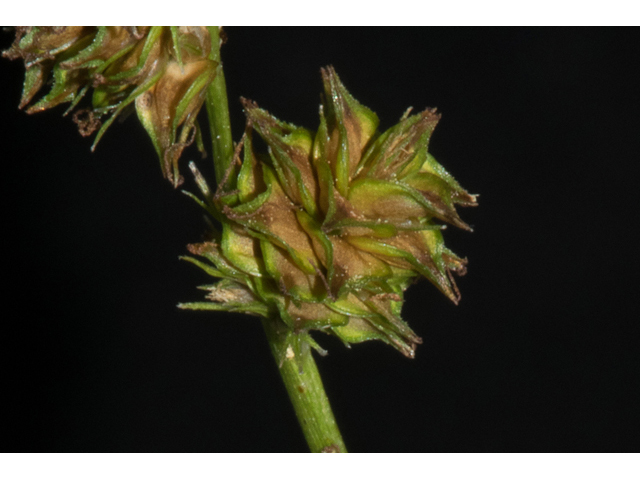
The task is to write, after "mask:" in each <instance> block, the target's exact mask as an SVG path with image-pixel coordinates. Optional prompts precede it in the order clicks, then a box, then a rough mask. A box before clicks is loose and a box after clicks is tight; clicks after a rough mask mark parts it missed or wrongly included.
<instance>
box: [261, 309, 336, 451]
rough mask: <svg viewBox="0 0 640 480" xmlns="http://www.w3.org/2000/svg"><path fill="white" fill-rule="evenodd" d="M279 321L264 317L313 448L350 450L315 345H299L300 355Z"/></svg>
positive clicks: (287, 384) (292, 398) (301, 421)
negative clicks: (283, 331) (319, 370)
mask: <svg viewBox="0 0 640 480" xmlns="http://www.w3.org/2000/svg"><path fill="white" fill-rule="evenodd" d="M278 323H281V322H280V321H279V320H270V319H264V320H263V321H262V324H263V326H264V329H265V332H266V334H267V339H268V340H269V346H270V347H271V353H273V356H274V358H275V360H276V363H282V365H281V366H280V375H281V376H282V380H283V381H284V384H285V387H286V388H287V393H289V398H290V399H291V403H292V404H293V408H294V410H295V412H296V416H297V417H298V422H299V423H300V426H301V427H302V432H303V434H304V437H305V438H306V440H307V444H308V445H309V448H310V450H311V452H312V453H322V452H324V453H347V448H346V447H345V445H344V441H343V440H342V436H341V435H340V430H338V425H337V424H336V420H335V418H334V416H333V411H332V410H331V405H330V404H329V399H328V398H327V395H326V393H325V391H324V386H323V385H322V379H321V378H320V373H319V372H318V368H317V367H316V363H315V361H314V359H313V356H312V353H311V348H309V346H308V345H305V346H303V348H301V349H299V351H300V355H299V357H301V358H296V357H295V355H293V349H292V348H291V345H290V344H289V343H288V338H290V337H287V335H286V334H284V333H281V332H278ZM302 341H304V340H302ZM305 347H306V348H305Z"/></svg>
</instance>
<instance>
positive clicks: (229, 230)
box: [181, 68, 476, 357]
mask: <svg viewBox="0 0 640 480" xmlns="http://www.w3.org/2000/svg"><path fill="white" fill-rule="evenodd" d="M322 76H323V82H324V90H325V97H324V105H323V107H321V112H320V127H319V129H318V131H317V133H316V134H315V136H314V135H312V133H311V132H309V131H308V130H306V129H304V128H300V127H296V126H294V125H291V124H288V123H284V122H281V121H279V120H277V119H276V118H274V117H273V116H271V115H270V114H269V113H267V112H266V111H264V110H262V109H260V108H258V106H257V105H256V104H255V103H253V102H250V101H246V100H245V101H244V107H245V111H246V115H247V131H246V133H245V136H244V138H243V151H242V152H241V151H240V149H238V154H237V158H236V163H238V164H241V166H240V169H239V172H234V173H233V174H230V175H227V178H225V179H224V181H223V182H222V183H221V185H220V186H219V187H218V190H217V192H216V193H215V194H213V193H212V192H210V191H209V189H208V187H207V186H206V185H205V183H204V181H203V180H202V179H201V178H200V177H199V176H198V175H196V176H197V178H198V181H199V183H200V185H201V189H202V190H203V193H204V194H205V197H206V202H201V204H202V205H203V206H205V208H207V209H208V210H209V211H210V212H211V214H212V215H214V216H215V217H216V218H217V219H218V220H219V221H220V223H221V224H222V230H221V231H220V232H219V233H217V234H214V235H215V238H214V239H213V241H209V242H205V243H201V244H198V245H191V246H190V251H191V253H193V254H195V255H198V256H201V257H204V258H205V259H207V260H208V262H203V261H200V260H198V259H196V258H193V257H187V259H188V260H189V261H191V262H193V263H195V264H197V265H199V266H200V267H202V268H203V269H204V270H205V271H207V272H208V273H209V274H211V275H212V276H214V277H218V278H220V279H221V280H220V281H218V282H217V283H216V284H214V285H210V286H206V287H204V288H206V289H207V290H208V291H209V293H208V295H207V298H208V300H210V301H209V302H199V303H190V304H184V305H181V306H182V307H183V308H193V309H210V310H228V311H238V312H245V313H250V314H255V315H260V316H264V317H267V318H279V319H281V320H282V322H283V323H282V327H283V330H285V331H288V332H289V334H290V335H291V336H292V338H294V339H297V340H295V341H293V340H292V343H291V344H292V346H293V347H295V346H296V345H300V344H303V345H304V344H305V343H306V342H309V343H312V342H313V340H312V339H311V338H310V337H309V336H308V332H309V330H314V329H319V330H323V331H326V332H328V333H332V334H334V335H337V336H338V337H339V338H341V339H342V340H343V341H345V342H347V343H352V342H361V341H364V340H369V339H380V340H383V341H385V342H387V343H389V344H391V345H393V346H394V347H396V348H397V349H398V350H400V351H401V352H402V353H403V354H405V355H407V356H409V357H413V355H414V350H415V346H416V344H418V343H420V342H421V339H420V338H419V337H418V336H417V335H416V334H415V333H414V332H413V331H412V330H411V328H409V326H408V325H407V324H406V323H405V322H404V321H403V320H402V319H401V318H400V310H401V308H402V304H403V293H404V291H405V290H406V288H407V287H408V286H409V284H411V283H412V282H413V281H414V280H415V279H416V278H417V277H420V276H422V277H426V278H427V279H429V280H430V281H431V282H432V283H433V284H434V285H435V286H436V287H438V288H439V289H440V290H441V291H442V292H443V293H444V294H445V295H446V296H447V297H449V298H450V299H451V300H452V301H453V302H455V303H457V302H458V300H459V293H458V290H457V288H456V286H455V283H454V281H453V278H452V275H451V272H456V273H458V274H464V273H465V265H466V260H463V259H461V258H459V257H457V256H456V255H455V254H454V253H452V252H451V251H450V250H449V249H447V248H446V247H445V246H444V243H443V238H442V233H441V230H442V228H443V226H442V224H439V223H436V220H439V221H442V222H447V223H451V224H453V225H455V226H457V227H460V228H463V229H466V230H470V228H469V226H468V225H467V224H466V223H464V222H463V221H462V220H461V219H460V217H459V216H458V214H457V213H456V210H455V204H458V205H462V206H473V205H476V199H475V196H474V195H470V194H468V193H467V192H466V191H465V190H464V189H462V188H461V187H460V185H459V184H458V183H457V182H456V181H455V180H454V179H453V177H452V176H451V175H450V174H449V173H447V172H446V171H445V170H444V168H443V167H442V166H441V165H440V164H438V163H437V162H436V161H435V159H434V158H433V157H432V156H431V155H430V154H429V153H428V152H427V147H428V143H429V138H430V136H431V133H432V131H433V129H434V127H435V126H436V123H437V122H438V120H439V118H440V116H439V115H438V114H437V113H436V112H435V110H431V109H427V110H425V111H424V112H422V113H419V114H416V115H412V116H409V114H408V113H407V114H406V115H405V116H404V117H403V118H402V119H401V121H400V123H398V124H397V125H395V126H394V127H392V128H390V129H389V130H387V131H386V132H384V133H382V134H380V133H378V132H377V127H378V118H377V116H376V115H375V114H374V113H373V112H372V111H371V110H369V109H368V108H366V107H364V106H362V105H360V104H359V103H358V102H357V101H356V100H354V99H353V97H351V95H350V94H349V93H348V92H347V91H346V89H345V88H344V86H343V85H342V83H341V82H340V80H339V78H338V76H337V75H336V73H335V71H334V70H333V69H332V68H327V69H324V70H323V71H322ZM253 132H257V133H258V135H259V136H260V137H261V138H262V139H263V140H264V141H265V142H266V144H267V145H268V147H269V152H268V155H261V154H258V153H256V152H255V151H254V145H253V141H252V134H253ZM241 158H242V160H241ZM234 168H236V166H235V165H232V166H231V167H230V170H229V172H228V173H231V172H232V170H233V169H234ZM236 173H237V174H236ZM196 174H197V172H196ZM300 338H304V341H302V342H301V341H299V339H300ZM312 344H313V343H312Z"/></svg>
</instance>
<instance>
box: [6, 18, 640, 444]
mask: <svg viewBox="0 0 640 480" xmlns="http://www.w3.org/2000/svg"><path fill="white" fill-rule="evenodd" d="M227 33H228V37H229V40H228V43H227V44H226V45H225V46H224V47H223V60H224V62H225V74H226V78H227V83H228V91H229V98H230V108H231V115H232V121H233V128H234V132H235V133H234V139H235V140H237V139H238V138H239V135H240V133H241V131H242V128H243V116H242V110H241V107H240V104H239V102H238V100H237V99H238V98H239V97H240V96H241V95H242V96H245V97H248V98H251V99H253V100H255V101H257V102H258V103H259V104H260V106H262V107H264V108H266V109H268V110H270V111H271V112H272V113H273V114H275V115H276V116H278V117H279V118H281V119H283V120H286V121H289V122H293V123H296V124H299V125H303V126H305V127H307V128H310V129H315V128H316V127H317V124H318V114H317V110H318V104H319V93H320V90H321V82H320V75H319V69H320V67H321V66H325V65H329V64H332V65H334V66H335V68H336V70H337V72H338V73H339V75H340V76H341V78H342V80H343V82H344V83H345V85H346V86H347V88H348V89H349V90H350V91H351V93H352V94H353V95H354V97H355V98H357V99H358V100H359V101H360V102H361V103H363V104H364V105H367V106H369V107H370V108H371V109H373V110H374V111H375V112H377V114H378V116H379V117H380V119H381V126H382V127H383V128H385V127H389V126H391V125H393V124H394V123H395V122H396V121H397V120H398V119H399V117H400V116H401V114H402V113H403V111H404V110H405V109H406V108H407V107H408V106H413V107H415V108H416V109H418V110H421V109H422V108H424V107H427V106H436V107H438V109H439V111H441V112H442V113H443V118H442V120H441V122H440V124H439V126H438V127H437V129H436V132H435V134H434V136H433V138H432V142H431V151H432V152H433V153H434V155H435V157H436V158H437V159H438V160H439V161H440V162H441V163H442V164H443V165H445V167H446V168H447V169H448V170H449V171H450V172H451V173H452V174H453V175H454V176H455V177H456V178H457V179H458V180H459V182H460V183H461V184H462V185H463V186H464V187H465V188H467V189H468V190H469V191H470V192H471V193H478V194H480V197H479V203H480V206H479V207H478V208H476V209H463V210H461V215H462V217H463V218H464V219H465V220H466V221H467V222H468V223H470V224H471V225H473V226H474V228H475V232H474V233H468V232H464V231H459V230H456V229H454V228H449V229H448V230H447V231H446V232H445V239H446V241H447V244H448V246H450V248H452V249H453V250H454V251H455V252H456V253H458V254H459V255H461V256H463V257H464V256H466V257H468V258H469V273H468V275H467V276H466V277H463V278H461V279H460V280H459V282H458V284H459V286H460V289H461V291H462V296H463V298H462V302H461V303H460V305H459V306H458V307H456V306H454V305H453V304H451V303H450V302H449V301H448V300H446V299H445V298H444V297H443V296H442V295H441V294H439V293H438V292H437V291H436V290H435V288H433V287H432V286H431V285H430V284H428V282H422V283H419V284H418V285H415V286H413V287H412V288H411V289H410V290H409V292H408V295H407V297H408V300H407V303H406V306H405V310H404V316H405V319H406V320H407V321H408V322H409V324H410V325H411V326H412V327H413V329H414V330H415V331H416V332H417V333H418V334H419V335H420V336H422V338H423V339H424V344H423V345H421V346H420V347H419V348H418V350H417V356H416V359H415V360H408V359H406V358H404V357H403V356H402V355H400V354H399V353H398V352H396V351H395V350H394V349H392V348H390V347H388V346H386V345H384V344H381V343H376V342H369V343H365V344H360V345H356V346H354V347H353V348H352V349H351V350H347V349H346V348H344V347H343V346H342V344H341V343H339V342H338V341H336V340H335V339H333V338H329V337H327V336H325V335H323V334H317V335H316V339H317V340H318V342H319V343H320V344H321V345H323V346H324V347H325V348H327V349H329V351H330V353H329V356H328V357H326V358H322V359H320V360H319V368H320V369H321V372H322V374H323V378H324V382H325V385H326V389H327V392H328V394H329V397H330V398H331V401H332V404H333V407H334V411H335V415H336V417H337V420H338V422H339V424H340V425H341V429H342V433H343V436H344V439H345V442H346V444H347V446H348V448H349V449H350V450H352V451H356V452H365V451H399V452H403V451H409V452H425V451H426V452H428V451H457V452H461V451H480V452H483V451H536V452H546V451H634V450H635V451H637V449H638V427H639V426H640V425H639V422H638V420H639V413H638V405H640V396H639V395H638V391H639V390H640V389H639V387H640V380H639V376H640V375H639V374H640V363H639V360H640V358H639V354H638V346H639V336H638V317H639V316H640V315H638V312H637V310H638V309H637V307H636V305H637V302H636V298H637V295H638V293H637V291H638V284H639V282H638V266H639V262H638V255H637V251H636V249H637V247H636V245H637V240H636V239H637V238H638V227H637V223H638V220H637V218H638V210H637V209H638V199H637V193H636V192H637V190H638V176H637V173H636V172H635V167H636V164H637V163H638V161H639V152H640V150H639V149H638V147H639V142H638V135H639V131H640V130H639V128H638V127H640V122H639V121H638V113H639V111H640V110H639V108H638V107H639V106H640V93H639V88H638V85H639V84H640V78H638V76H634V69H635V67H637V63H638V58H640V48H639V42H638V36H637V34H636V33H637V31H632V30H623V29H615V30H609V29H594V28H589V29H586V28H583V29H532V28H525V29H523V28H517V29H516V28H509V29H479V28H476V29H442V28H420V29H391V28H384V29H382V28H375V29H373V28H368V29H356V28H349V29H347V28H341V29H325V28H322V29H319V28H303V29H289V28H277V29H276V28H271V29H256V28H250V29H245V28H228V29H227ZM11 40H12V34H11V33H10V32H5V33H3V34H2V47H3V48H6V47H8V46H9V45H10V43H11ZM0 69H1V74H0V78H1V80H0V81H1V85H2V119H3V120H2V123H3V128H2V133H1V135H2V168H3V177H4V181H3V190H4V198H5V200H4V205H5V207H4V209H3V211H4V214H5V217H4V220H3V222H2V224H3V229H2V230H3V233H4V235H3V238H4V241H3V253H4V262H3V263H4V265H5V268H4V269H3V272H4V273H3V276H4V277H5V282H4V284H5V286H4V289H3V290H4V293H3V298H4V309H3V310H4V314H3V315H2V316H3V321H2V323H3V327H4V328H3V333H2V336H1V338H2V343H3V344H4V345H3V346H2V377H3V384H4V385H5V388H3V391H4V393H3V394H2V396H3V403H4V408H3V425H4V427H3V435H2V437H3V441H4V442H6V445H5V446H4V448H3V450H4V451H214V452H244V451H248V452H261V451H266V452H279V451H287V452H288V451H293V452H298V451H300V452H303V451H306V445H305V442H304V438H303V437H302V434H301V432H300V430H299V427H298V425H297V422H296V419H295V416H294V414H293V411H292V408H291V406H290V404H289V401H288V399H287V396H286V392H285V390H284V387H283V385H282V383H281V380H280V378H279V375H278V372H277V369H276V366H275V363H274V361H273V359H272V357H271V354H270V352H269V349H268V345H267V343H266V340H265V338H264V334H263V332H262V330H261V326H260V323H259V321H258V320H257V319H255V318H253V317H244V316H241V315H225V314H222V313H219V314H217V313H203V312H188V311H180V310H178V309H177V308H176V304H177V303H179V302H182V301H192V300H199V299H200V298H201V292H199V291H197V290H196V288H195V287H196V286H197V285H200V284H202V283H207V282H209V280H210V279H209V278H208V277H207V276H206V275H205V274H204V273H202V272H201V271H200V270H198V269H197V268H195V267H193V266H192V265H190V264H188V263H186V262H180V261H179V260H178V256H179V255H182V254H185V253H186V249H185V245H186V244H188V243H193V242H198V241H199V240H201V238H202V233H203V231H204V222H203V218H202V214H201V212H200V210H199V209H198V208H197V207H196V206H195V204H193V203H192V201H191V200H190V199H188V198H187V197H186V196H184V195H182V194H181V193H180V192H179V191H174V190H173V189H172V188H171V186H170V185H169V184H168V183H167V182H165V181H164V180H162V178H161V174H160V169H159V167H158V161H157V158H156V155H155V152H154V151H153V149H152V146H151V142H150V141H149V139H148V138H147V137H146V134H145V133H144V131H143V130H142V128H141V127H140V125H139V123H138V121H137V119H136V118H135V116H132V117H130V118H128V119H127V120H126V121H125V122H123V123H121V124H119V123H117V122H116V124H114V126H113V127H112V128H111V129H110V131H109V132H108V133H107V134H106V135H105V137H104V138H103V140H102V142H101V144H100V145H99V147H98V149H97V151H96V152H95V153H94V154H91V153H90V152H89V147H90V144H91V141H90V140H89V139H86V138H81V137H80V136H79V135H78V133H77V132H76V128H75V125H74V124H73V123H72V122H71V120H70V119H69V118H62V117H61V114H62V112H63V111H64V108H63V107H59V108H57V109H56V110H54V111H51V112H44V113H41V114H37V115H32V116H28V115H26V114H25V113H24V112H19V111H18V110H17V105H18V100H19V96H20V91H21V83H22V78H23V70H24V68H23V66H22V65H21V63H20V62H9V61H7V60H4V59H3V60H2V61H0ZM197 158H198V156H197V153H196V152H194V151H188V152H187V153H186V155H185V158H184V159H183V162H184V163H183V165H185V166H186V162H187V160H192V159H197ZM209 163H210V159H206V160H202V161H199V164H200V165H201V166H202V167H201V168H202V169H203V170H204V171H205V172H209V173H210V172H211V168H210V166H209ZM185 170H186V169H185ZM185 173H186V172H185ZM185 176H187V177H188V175H185ZM185 186H186V188H189V189H191V190H195V187H194V185H193V183H192V182H191V180H188V182H187V184H186V185H185Z"/></svg>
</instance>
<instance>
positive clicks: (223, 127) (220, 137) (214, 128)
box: [205, 27, 234, 184]
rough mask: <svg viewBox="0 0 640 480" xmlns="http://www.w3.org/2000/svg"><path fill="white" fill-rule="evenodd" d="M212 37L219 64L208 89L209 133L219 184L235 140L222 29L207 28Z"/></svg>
mask: <svg viewBox="0 0 640 480" xmlns="http://www.w3.org/2000/svg"><path fill="white" fill-rule="evenodd" d="M207 28H208V29H209V34H210V36H211V55H210V58H211V60H213V61H214V62H217V63H218V69H217V72H216V77H215V78H214V79H213V82H211V84H210V85H209V88H208V89H207V98H206V102H205V103H206V106H207V116H208V117H209V131H210V132H211V141H212V143H213V163H214V168H215V172H216V182H217V183H218V184H219V183H220V182H221V181H222V179H223V178H224V175H225V172H226V171H227V169H228V168H229V166H230V165H231V163H232V162H233V150H234V148H233V138H232V137H231V121H230V120H229V102H228V100H227V86H226V83H225V80H224V71H223V69H222V61H221V60H220V43H221V42H220V27H207Z"/></svg>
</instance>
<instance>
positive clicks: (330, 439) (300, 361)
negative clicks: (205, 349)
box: [205, 27, 347, 452]
mask: <svg viewBox="0 0 640 480" xmlns="http://www.w3.org/2000/svg"><path fill="white" fill-rule="evenodd" d="M208 29H209V34H210V35H211V55H210V58H211V60H213V61H215V62H217V63H218V69H217V73H216V77H215V79H214V80H213V82H211V84H210V85H209V87H208V89H207V98H206V102H205V103H206V106H207V115H208V118H209V129H210V132H211V140H212V143H213V162H214V168H215V174H216V182H217V183H218V184H220V183H221V182H222V181H223V179H224V178H225V175H227V170H228V169H229V167H230V166H231V164H232V163H233V155H234V146H233V140H232V136H231V122H230V119H229V103H228V100H227V87H226V85H225V79H224V72H223V70H222V62H221V60H220V28H219V27H208ZM280 323H282V322H280V321H279V320H275V321H274V320H263V325H264V328H265V331H266V333H267V338H268V340H269V345H270V347H271V351H272V353H273V355H274V357H275V358H276V362H278V363H280V362H282V366H281V367H280V375H281V376H282V380H283V381H284V384H285V386H286V388H287V392H289V398H290V399H291V402H292V403H293V408H294V410H295V412H296V415H297V416H298V421H299V422H300V426H301V427H302V431H303V433H304V436H305V438H306V439H307V443H308V444H309V448H310V449H311V451H312V452H346V451H347V449H346V448H345V446H344V442H343V441H342V437H341V436H340V431H339V430H338V426H337V425H336V421H335V418H334V417H333V412H332V411H331V406H330V405H329V399H328V398H327V395H326V394H325V392H324V387H323V385H322V380H321V379H320V373H319V372H318V368H317V367H316V364H315V362H314V360H313V357H312V355H311V349H310V348H309V345H307V344H306V343H305V344H304V345H302V346H301V347H302V348H296V351H297V352H298V353H299V354H298V355H297V358H296V357H295V356H292V355H291V353H292V352H293V350H292V349H291V348H290V347H291V345H290V344H289V340H288V339H289V338H291V337H292V336H291V335H287V334H286V332H284V333H283V332H280V331H278V329H277V325H278V324H280ZM294 338H295V340H294V341H299V342H305V340H304V339H303V337H302V336H299V335H295V336H294Z"/></svg>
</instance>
